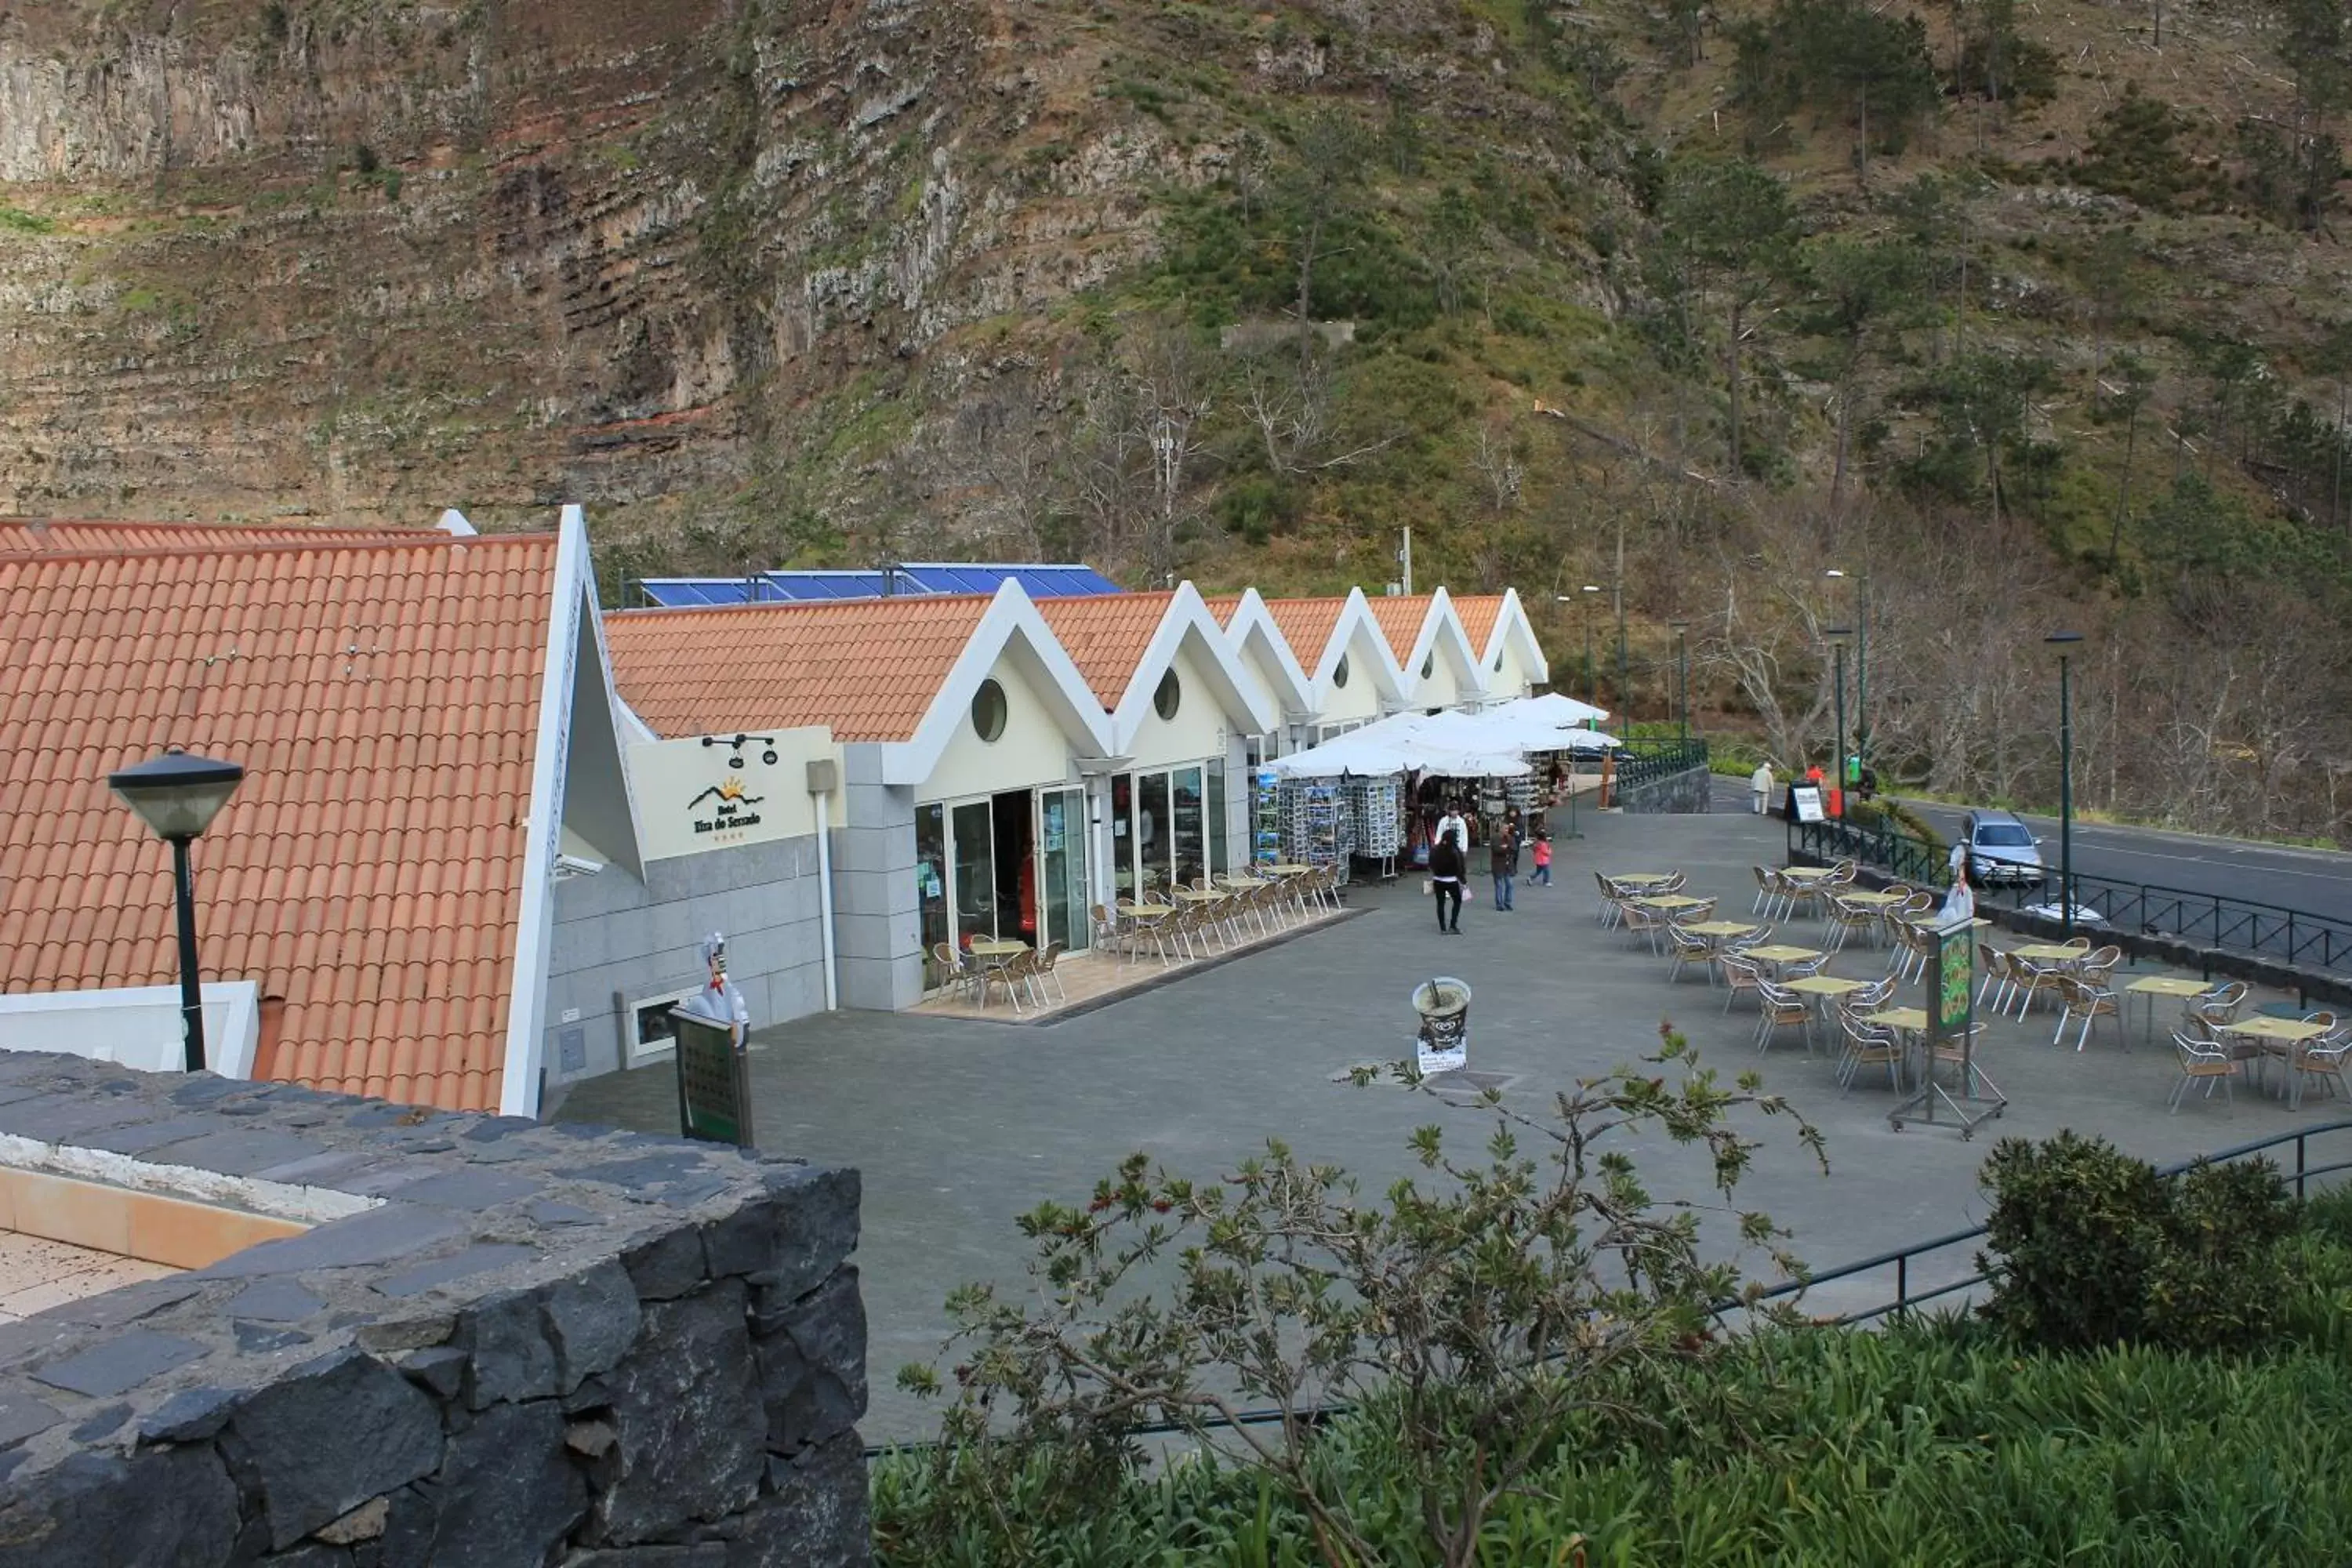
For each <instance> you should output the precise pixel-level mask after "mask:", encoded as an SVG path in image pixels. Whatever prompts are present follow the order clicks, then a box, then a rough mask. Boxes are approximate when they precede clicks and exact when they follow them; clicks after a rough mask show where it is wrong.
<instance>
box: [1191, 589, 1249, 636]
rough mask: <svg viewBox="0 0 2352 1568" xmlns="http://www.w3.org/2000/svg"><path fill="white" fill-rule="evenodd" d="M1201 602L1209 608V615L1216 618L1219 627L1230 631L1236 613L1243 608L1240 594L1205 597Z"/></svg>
mask: <svg viewBox="0 0 2352 1568" xmlns="http://www.w3.org/2000/svg"><path fill="white" fill-rule="evenodd" d="M1201 602H1202V604H1204V605H1208V606H1209V614H1210V615H1212V616H1214V617H1216V622H1217V625H1219V626H1223V627H1225V628H1227V629H1228V630H1230V629H1231V628H1232V626H1233V624H1234V611H1235V610H1238V609H1240V608H1241V607H1242V596H1241V595H1239V594H1209V595H1203V596H1202V600H1201Z"/></svg>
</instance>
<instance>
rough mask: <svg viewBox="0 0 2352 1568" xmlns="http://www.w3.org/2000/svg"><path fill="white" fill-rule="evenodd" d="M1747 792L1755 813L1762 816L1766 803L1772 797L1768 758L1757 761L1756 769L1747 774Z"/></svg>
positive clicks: (1770, 770) (1770, 766) (1770, 771)
mask: <svg viewBox="0 0 2352 1568" xmlns="http://www.w3.org/2000/svg"><path fill="white" fill-rule="evenodd" d="M1748 795H1749V797H1750V798H1751V799H1752V800H1753V802H1754V806H1753V809H1754V811H1755V813H1756V815H1757V816H1763V815H1764V813H1765V811H1766V810H1767V809H1768V807H1767V805H1766V803H1767V802H1769V800H1770V799H1771V798H1772V764H1771V763H1770V762H1769V760H1768V761H1765V762H1760V763H1757V764H1756V771H1755V772H1754V773H1750V774H1748Z"/></svg>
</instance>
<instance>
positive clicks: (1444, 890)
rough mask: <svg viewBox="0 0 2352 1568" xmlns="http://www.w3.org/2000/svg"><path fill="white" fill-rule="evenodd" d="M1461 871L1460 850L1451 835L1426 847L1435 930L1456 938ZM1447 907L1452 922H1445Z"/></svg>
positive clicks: (1460, 931)
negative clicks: (1450, 934) (1434, 898)
mask: <svg viewBox="0 0 2352 1568" xmlns="http://www.w3.org/2000/svg"><path fill="white" fill-rule="evenodd" d="M1464 869H1465V868H1464V863H1463V859H1462V850H1461V847H1459V846H1458V845H1456V844H1455V843H1454V836H1453V835H1452V834H1450V833H1442V834H1440V835H1438V837H1437V841H1436V842H1435V843H1433V844H1432V845H1431V846H1430V847H1429V885H1430V889H1431V890H1432V891H1433V892H1434V893H1435V894H1436V895H1437V929H1438V930H1439V931H1451V932H1452V933H1453V934H1454V935H1455V936H1460V935H1461V934H1462V875H1463V871H1464ZM1449 907H1450V908H1451V910H1452V918H1451V920H1449V919H1448V918H1447V910H1448V909H1449Z"/></svg>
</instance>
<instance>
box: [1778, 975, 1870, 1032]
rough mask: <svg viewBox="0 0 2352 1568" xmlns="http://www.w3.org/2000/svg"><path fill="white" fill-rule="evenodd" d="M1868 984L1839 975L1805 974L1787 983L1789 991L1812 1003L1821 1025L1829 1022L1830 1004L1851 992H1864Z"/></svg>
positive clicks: (1864, 981)
mask: <svg viewBox="0 0 2352 1568" xmlns="http://www.w3.org/2000/svg"><path fill="white" fill-rule="evenodd" d="M1869 984H1870V982H1869V981H1867V980H1848V979H1846V978H1845V977H1844V976H1843V975H1841V974H1807V975H1804V976H1802V977H1801V978H1799V979H1796V980H1791V981H1789V982H1787V985H1788V988H1789V989H1790V990H1791V991H1794V992H1796V993H1797V994H1800V995H1801V996H1803V997H1805V998H1806V999H1808V1000H1809V1001H1811V1003H1812V1005H1813V1011H1814V1012H1815V1013H1817V1014H1819V1015H1820V1016H1821V1018H1822V1022H1823V1023H1827V1022H1828V1021H1829V1016H1830V1004H1831V1003H1832V1002H1834V1001H1836V1000H1837V999H1838V998H1839V997H1841V996H1843V995H1846V994H1849V993H1851V992H1855V991H1861V990H1864V989H1865V988H1867V987H1868V986H1869Z"/></svg>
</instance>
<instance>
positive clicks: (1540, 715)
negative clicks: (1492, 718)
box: [1486, 691, 1609, 729]
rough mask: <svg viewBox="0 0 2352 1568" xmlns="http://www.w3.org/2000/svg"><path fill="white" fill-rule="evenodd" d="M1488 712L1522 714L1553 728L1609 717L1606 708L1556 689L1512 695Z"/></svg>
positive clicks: (1588, 722)
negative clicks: (1512, 696)
mask: <svg viewBox="0 0 2352 1568" xmlns="http://www.w3.org/2000/svg"><path fill="white" fill-rule="evenodd" d="M1486 711H1487V712H1489V713H1509V714H1513V715H1515V716H1517V715H1520V714H1524V715H1526V716H1527V717H1528V718H1530V719H1538V720H1542V721H1546V722H1548V723H1549V724H1551V725H1553V726H1554V727H1555V728H1559V729H1566V728H1567V727H1568V726H1569V725H1571V724H1598V723H1599V722H1601V721H1602V720H1603V719H1606V718H1608V717H1609V710H1608V709H1606V708H1595V707H1594V706H1593V705H1592V704H1591V703H1590V702H1579V701H1578V700H1576V699H1575V698H1573V697H1568V696H1563V695H1562V694H1561V693H1559V692H1557V691H1547V692H1545V693H1544V694H1543V695H1542V696H1540V697H1514V698H1513V699H1511V700H1509V701H1508V702H1502V703H1497V704H1496V706H1494V707H1492V708H1489V709H1488V710H1486Z"/></svg>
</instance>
